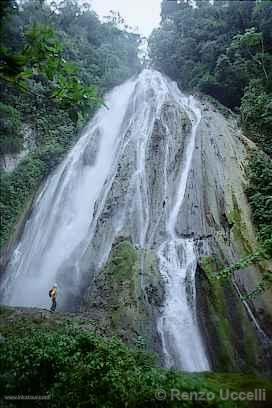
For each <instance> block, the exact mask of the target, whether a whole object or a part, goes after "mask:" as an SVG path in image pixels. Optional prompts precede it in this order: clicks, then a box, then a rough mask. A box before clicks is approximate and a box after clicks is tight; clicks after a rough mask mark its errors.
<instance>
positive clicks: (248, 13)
mask: <svg viewBox="0 0 272 408" xmlns="http://www.w3.org/2000/svg"><path fill="white" fill-rule="evenodd" d="M194 3H195V4H194ZM161 15H162V21H161V25H160V27H159V28H158V29H157V30H154V31H153V33H152V35H151V37H150V40H149V46H150V53H151V59H152V61H153V65H154V67H155V68H157V69H159V70H161V71H163V72H165V73H166V74H167V75H169V76H170V77H171V78H172V79H174V80H176V81H177V82H178V84H179V85H180V87H181V88H182V89H185V90H188V91H192V90H198V91H201V92H203V93H205V94H208V95H211V96H212V97H214V98H216V99H217V100H218V101H220V102H221V103H222V104H224V105H226V106H227V107H229V108H231V109H233V110H235V111H237V112H240V115H241V122H242V127H243V130H244V133H245V135H247V136H248V137H249V138H250V139H252V140H253V141H254V142H255V143H257V145H258V146H259V147H260V148H261V149H262V150H263V152H264V153H262V151H260V150H256V151H253V152H251V153H250V155H249V162H248V169H247V174H248V180H249V186H248V187H247V191H246V192H247V195H248V199H249V202H250V204H251V208H252V213H253V218H254V221H255V224H256V227H257V229H258V232H259V240H260V242H261V246H260V250H259V251H257V252H256V253H255V254H252V255H251V256H249V257H247V258H246V259H243V260H241V262H240V263H238V264H236V265H235V266H234V267H231V268H228V269H227V270H225V271H224V272H223V273H222V276H228V275H229V272H230V271H231V272H232V271H233V270H235V269H237V268H241V267H244V266H246V265H247V264H249V263H252V262H256V261H257V260H259V259H271V258H272V198H271V197H272V164H271V157H272V2H271V1H262V0H260V1H255V0H251V1H227V0H226V1H223V0H222V1H219V0H215V1H214V2H210V1H208V0H207V1H206V0H201V1H200V0H196V1H195V2H192V1H190V0H187V1H186V0H183V1H180V2H176V1H167V0H163V2H162V12H161ZM271 284H272V272H270V273H268V274H266V276H265V281H264V282H262V283H261V287H266V286H267V285H269V286H271Z"/></svg>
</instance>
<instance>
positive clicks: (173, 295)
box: [158, 97, 209, 371]
mask: <svg viewBox="0 0 272 408" xmlns="http://www.w3.org/2000/svg"><path fill="white" fill-rule="evenodd" d="M179 99H180V98H179ZM180 102H181V103H182V104H183V105H184V109H185V110H186V111H187V112H188V116H189V117H190V120H191V122H192V132H191V138H190V141H189V142H188V146H187V149H186V152H185V159H184V163H183V167H182V171H181V177H180V181H179V186H178V189H177V193H176V197H175V199H174V206H173V208H172V210H171V211H170V215H169V218H168V223H167V231H168V234H169V239H168V240H166V241H165V242H163V243H162V245H161V246H160V248H159V251H158V256H159V262H160V271H161V274H162V276H163V277H164V279H165V282H166V295H165V297H166V299H165V305H164V309H163V312H162V315H161V317H160V319H159V322H158V329H159V332H160V334H161V339H162V346H163V350H164V356H165V357H164V358H165V365H166V366H167V367H169V368H170V367H175V368H180V369H183V370H186V371H205V370H209V362H208V359H207V356H206V351H205V348H204V344H203V341H202V338H201V334H200V330H199V327H198V322H197V315H196V289H195V271H196V266H197V259H196V255H195V253H194V243H193V241H192V240H191V239H180V238H178V237H177V234H176V225H177V219H178V214H179V211H180V208H181V206H182V203H183V200H184V196H185V191H186V185H187V179H188V175H189V171H190V168H191V162H192V156H193V151H194V147H195V139H196V132H197V127H198V125H199V123H200V120H201V111H200V109H199V108H198V107H197V103H196V101H195V100H194V98H193V97H190V98H189V99H187V98H184V97H183V98H181V100H180Z"/></svg>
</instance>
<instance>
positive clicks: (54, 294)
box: [49, 283, 58, 312]
mask: <svg viewBox="0 0 272 408" xmlns="http://www.w3.org/2000/svg"><path fill="white" fill-rule="evenodd" d="M57 289H58V285H57V284H56V283H55V284H54V286H53V287H52V288H51V289H50V290H49V297H51V301H52V305H51V308H50V312H54V311H55V310H56V307H57Z"/></svg>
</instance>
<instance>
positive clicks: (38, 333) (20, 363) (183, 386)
mask: <svg viewBox="0 0 272 408" xmlns="http://www.w3.org/2000/svg"><path fill="white" fill-rule="evenodd" d="M86 321H88V319H87V316H85V315H77V316H75V315H73V316H71V315H69V314H68V315H65V314H61V313H56V314H54V315H52V314H49V313H48V312H45V311H42V310H37V309H29V310H27V309H6V308H1V309H0V333H1V337H0V367H1V371H0V394H1V398H3V399H2V400H1V403H2V404H3V405H2V406H4V407H5V408H13V407H15V406H18V401H13V400H11V399H10V400H8V399H4V397H5V396H16V395H22V396H25V395H32V396H45V397H48V400H45V401H44V400H40V401H39V400H35V406H36V407H43V406H45V405H49V406H50V407H52V408H54V407H56V408H58V407H67V408H69V407H71V408H77V407H83V406H86V407H95V408H100V407H101V408H102V407H103V408H105V407H108V408H111V407H116V408H117V407H118V408H119V407H127V408H136V407H143V408H144V407H146V406H150V407H154V408H155V407H165V408H166V407H211V408H212V407H217V408H228V407H229V408H235V407H237V408H238V407H243V406H246V404H245V403H243V402H239V401H223V400H222V398H220V390H225V389H229V390H231V391H244V392H248V391H253V390H254V389H255V388H265V389H266V397H267V400H268V401H269V399H270V398H271V391H272V389H271V384H270V383H269V382H268V381H264V380H262V379H259V378H255V377H250V376H243V375H241V374H239V375H231V374H224V375H223V374H218V375H217V374H185V373H177V372H174V371H170V370H166V369H161V368H157V367H156V366H155V364H154V360H153V357H152V355H149V354H147V353H144V352H142V351H140V350H139V349H137V347H136V346H135V347H134V348H130V349H129V348H128V347H127V346H126V345H124V344H123V343H121V342H120V341H119V340H118V339H117V338H105V337H101V336H99V335H98V334H97V333H96V332H95V331H92V330H91V329H90V325H86ZM190 392H192V393H194V394H193V395H195V398H193V399H192V400H188V398H187V399H186V397H184V399H183V400H182V399H181V395H182V393H186V395H188V393H190ZM200 393H201V394H200ZM197 395H198V396H199V397H197ZM200 396H201V398H200ZM203 399H204V400H203ZM30 404H31V403H30V401H29V400H25V401H24V400H21V401H20V406H22V407H28V406H30ZM250 406H253V407H254V406H255V405H254V403H253V402H252V403H251V404H250Z"/></svg>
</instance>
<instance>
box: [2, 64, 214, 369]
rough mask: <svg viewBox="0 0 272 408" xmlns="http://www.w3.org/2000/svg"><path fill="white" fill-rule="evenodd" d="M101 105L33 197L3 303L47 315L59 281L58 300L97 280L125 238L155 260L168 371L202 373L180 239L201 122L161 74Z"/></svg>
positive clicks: (189, 272)
mask: <svg viewBox="0 0 272 408" xmlns="http://www.w3.org/2000/svg"><path fill="white" fill-rule="evenodd" d="M105 102H106V103H105V105H106V107H102V108H101V109H100V110H99V111H98V112H97V114H96V115H95V117H94V118H93V119H92V120H91V122H90V124H89V125H88V126H87V128H86V129H85V131H84V132H83V135H82V136H81V138H80V139H79V141H78V142H77V143H76V145H75V146H74V147H73V149H72V150H71V151H70V152H69V154H68V155H67V157H66V158H65V160H64V161H63V162H62V163H61V164H60V165H59V166H58V168H57V169H56V170H55V171H54V172H53V174H52V175H51V176H50V177H48V179H47V181H46V183H45V184H44V185H43V186H42V187H41V189H40V191H39V193H38V194H37V197H36V200H35V202H34V205H33V208H32V212H31V215H30V217H29V219H28V220H27V222H26V224H25V227H24V231H23V233H22V236H21V237H20V240H19V242H18V243H17V245H16V248H15V250H14V251H13V253H12V254H11V257H10V261H9V264H8V266H7V270H6V273H5V275H4V279H2V282H1V289H0V293H1V301H2V303H6V304H9V305H18V306H36V307H48V303H49V299H48V289H49V288H50V286H51V285H52V284H53V283H54V282H55V281H57V282H58V283H60V285H59V286H60V291H59V298H60V299H62V298H65V297H66V298H67V297H68V298H69V296H68V295H67V294H68V293H71V292H74V293H76V292H77V290H78V287H79V286H80V285H81V283H82V279H83V275H84V278H86V276H87V277H88V279H89V281H90V280H91V275H90V274H91V272H90V269H92V273H96V272H99V269H101V266H102V265H103V264H104V263H105V262H106V260H107V258H108V256H109V253H110V250H111V247H112V244H113V242H114V240H115V239H116V238H117V237H118V236H120V235H122V234H123V235H125V236H129V237H130V238H131V240H132V242H133V243H134V244H135V246H137V247H139V248H150V249H152V250H153V251H154V252H155V253H156V254H157V256H158V265H159V268H160V272H161V274H162V277H163V279H164V281H165V302H164V305H163V306H162V310H161V317H160V318H159V319H158V332H159V334H160V336H161V342H162V347H163V353H164V359H165V364H166V365H167V366H169V367H178V368H182V369H184V370H188V371H201V370H202V371H203V370H207V369H209V364H208V360H207V357H206V353H205V349H204V345H203V341H202V337H201V333H200V330H199V327H198V323H197V311H196V289H195V271H196V263H197V258H196V254H195V251H194V243H193V240H191V239H183V238H180V237H178V234H177V233H176V224H177V221H178V219H179V218H180V217H179V211H180V208H181V207H182V205H183V202H184V200H185V192H186V185H187V179H188V175H189V173H190V169H191V162H192V157H193V152H194V148H195V140H196V133H197V128H198V124H199V122H200V120H201V114H200V109H199V108H198V106H197V101H196V100H195V99H194V98H193V97H188V96H185V95H183V94H182V93H181V92H180V90H179V89H178V87H177V85H176V84H175V83H174V82H172V81H170V80H169V79H167V78H165V77H164V76H163V75H161V74H160V73H159V72H156V71H152V70H144V71H143V72H142V73H141V74H140V75H139V76H138V77H136V78H133V79H131V80H129V81H127V82H126V83H124V84H123V85H121V86H119V87H117V88H115V89H114V90H113V91H112V92H111V93H110V94H109V95H108V96H107V97H106V101H105ZM182 121H183V122H184V123H183V125H182ZM183 128H184V129H183ZM179 222H182V220H179ZM90 263H92V265H93V267H92V268H90ZM89 283H90V282H89Z"/></svg>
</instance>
